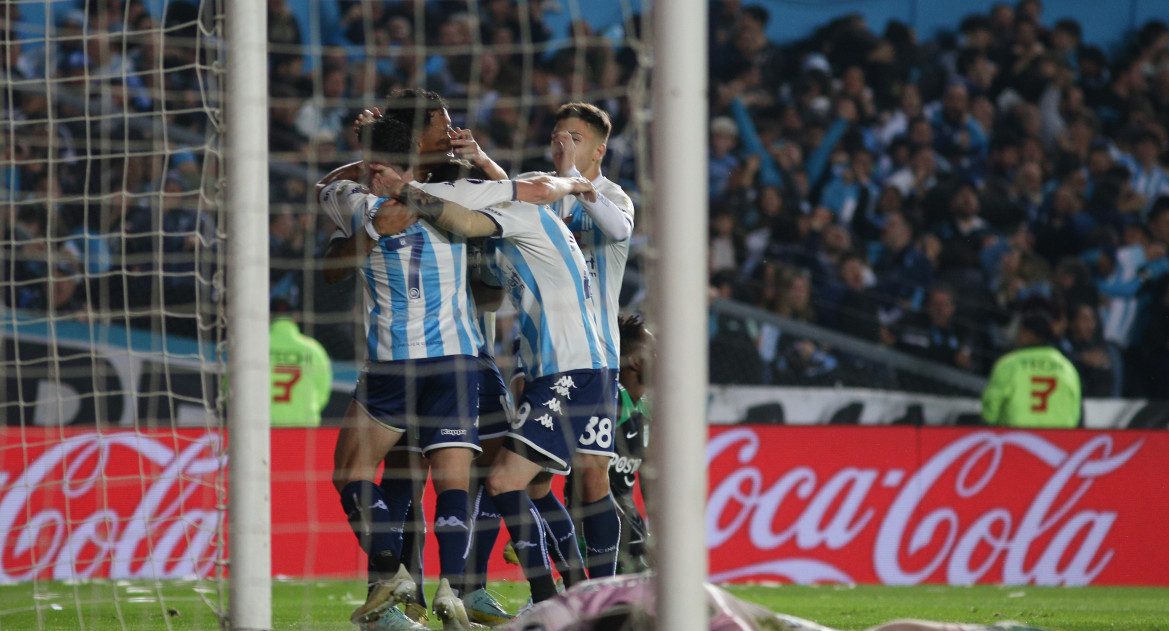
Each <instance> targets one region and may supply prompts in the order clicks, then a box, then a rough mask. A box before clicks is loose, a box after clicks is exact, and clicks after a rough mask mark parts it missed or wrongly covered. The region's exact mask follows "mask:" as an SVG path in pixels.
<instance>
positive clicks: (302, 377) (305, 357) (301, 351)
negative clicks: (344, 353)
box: [269, 318, 333, 427]
mask: <svg viewBox="0 0 1169 631" xmlns="http://www.w3.org/2000/svg"><path fill="white" fill-rule="evenodd" d="M269 337H270V342H269V343H270V349H269V354H270V356H271V358H272V426H273V427H317V426H318V425H320V424H321V411H322V410H324V409H325V405H326V404H328V403H329V394H330V392H331V390H332V388H331V384H332V381H333V367H332V365H331V364H330V363H329V356H328V354H327V353H325V348H324V347H323V346H321V344H320V342H318V341H316V340H314V339H313V338H311V337H309V336H307V335H303V334H302V333H301V332H300V329H299V328H298V327H297V326H296V322H294V321H293V320H292V319H291V318H275V319H273V320H272V328H271V332H270V333H269Z"/></svg>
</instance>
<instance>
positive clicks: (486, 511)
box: [466, 484, 501, 594]
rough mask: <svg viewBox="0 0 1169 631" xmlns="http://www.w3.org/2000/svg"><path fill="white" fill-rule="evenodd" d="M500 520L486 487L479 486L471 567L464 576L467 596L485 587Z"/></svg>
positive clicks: (472, 538)
mask: <svg viewBox="0 0 1169 631" xmlns="http://www.w3.org/2000/svg"><path fill="white" fill-rule="evenodd" d="M500 519H501V517H500V515H499V510H498V509H497V508H495V501H494V500H492V499H491V496H490V495H488V494H487V487H485V486H483V485H482V484H480V485H479V490H478V492H477V493H476V494H475V525H474V532H472V533H471V557H470V562H471V563H472V567H471V568H470V570H471V571H470V572H467V575H466V590H467V593H468V594H469V593H471V592H473V591H475V590H477V589H481V588H483V587H486V586H487V564H488V563H489V562H490V561H491V552H492V551H493V550H494V549H495V540H496V539H497V538H498V537H499V520H500Z"/></svg>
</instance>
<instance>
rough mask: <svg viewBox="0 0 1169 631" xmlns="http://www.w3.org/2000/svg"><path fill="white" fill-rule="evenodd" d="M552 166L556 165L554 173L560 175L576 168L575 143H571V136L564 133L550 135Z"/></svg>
mask: <svg viewBox="0 0 1169 631" xmlns="http://www.w3.org/2000/svg"><path fill="white" fill-rule="evenodd" d="M552 164H554V165H556V172H557V173H560V174H562V175H563V174H565V173H568V172H570V171H572V170H573V169H575V168H576V143H574V142H572V135H571V134H569V133H568V132H566V131H558V132H554V133H553V134H552Z"/></svg>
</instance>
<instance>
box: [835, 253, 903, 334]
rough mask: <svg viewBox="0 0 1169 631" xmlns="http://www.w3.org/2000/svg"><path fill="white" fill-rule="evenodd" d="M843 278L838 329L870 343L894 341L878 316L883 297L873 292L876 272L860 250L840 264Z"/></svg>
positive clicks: (841, 277) (838, 309)
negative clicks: (842, 294) (880, 298)
mask: <svg viewBox="0 0 1169 631" xmlns="http://www.w3.org/2000/svg"><path fill="white" fill-rule="evenodd" d="M840 279H841V281H842V282H843V284H844V296H843V297H842V298H841V300H840V302H839V303H838V304H837V312H838V315H837V317H836V322H837V328H838V329H839V330H840V331H841V332H843V333H847V334H849V335H851V336H853V337H856V338H859V339H862V340H865V341H866V342H873V343H877V342H880V341H882V340H886V341H891V338H890V337H889V336H890V334H889V332H888V331H886V330H884V328H883V327H882V326H881V322H880V318H879V317H878V313H877V311H878V305H879V299H878V297H877V295H876V294H875V293H874V292H873V291H872V284H873V272H872V270H871V269H869V265H868V263H867V262H866V261H865V257H864V256H863V255H861V254H860V253H857V252H854V253H850V254H848V255H846V256H845V257H844V260H843V261H841V264H840Z"/></svg>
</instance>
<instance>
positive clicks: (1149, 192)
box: [1117, 153, 1169, 218]
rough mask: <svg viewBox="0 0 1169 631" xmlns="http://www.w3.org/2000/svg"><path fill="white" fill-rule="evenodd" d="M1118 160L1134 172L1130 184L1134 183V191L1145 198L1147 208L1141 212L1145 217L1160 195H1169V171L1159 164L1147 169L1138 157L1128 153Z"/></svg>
mask: <svg viewBox="0 0 1169 631" xmlns="http://www.w3.org/2000/svg"><path fill="white" fill-rule="evenodd" d="M1117 162H1119V163H1120V164H1122V165H1123V166H1124V167H1125V168H1127V169H1128V170H1129V172H1130V173H1132V178H1131V179H1130V180H1129V184H1131V185H1132V188H1133V190H1134V191H1136V192H1137V193H1140V194H1141V195H1143V196H1144V198H1145V208H1144V210H1143V211H1142V213H1141V216H1142V218H1143V217H1144V216H1145V214H1147V213H1148V212H1149V210H1150V209H1151V208H1152V207H1153V204H1154V203H1155V202H1156V201H1157V198H1158V197H1161V196H1164V195H1169V173H1166V172H1165V169H1163V168H1161V165H1159V164H1154V165H1153V166H1152V167H1150V168H1148V169H1145V168H1143V167H1141V164H1140V163H1139V162H1137V161H1136V158H1134V157H1132V156H1131V155H1129V154H1126V153H1124V154H1120V156H1119V158H1118V159H1117Z"/></svg>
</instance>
